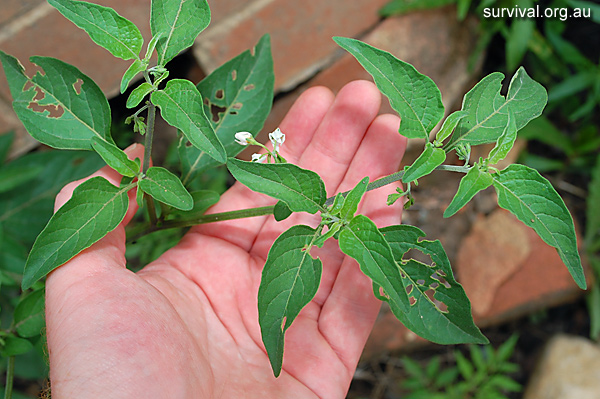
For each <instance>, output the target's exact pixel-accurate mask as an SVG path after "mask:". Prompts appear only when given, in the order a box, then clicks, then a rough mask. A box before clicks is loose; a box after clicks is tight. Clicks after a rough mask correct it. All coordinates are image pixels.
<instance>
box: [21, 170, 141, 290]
mask: <svg viewBox="0 0 600 399" xmlns="http://www.w3.org/2000/svg"><path fill="white" fill-rule="evenodd" d="M129 188H130V187H124V188H118V187H115V186H113V185H112V184H110V183H109V182H108V180H106V179H104V178H102V177H94V178H91V179H89V180H87V181H85V182H83V183H82V184H80V185H79V186H78V187H77V188H75V191H73V196H72V197H71V199H70V200H69V201H67V202H66V203H65V204H64V205H63V206H62V207H61V208H60V209H59V210H58V211H56V213H55V214H54V216H52V218H51V219H50V221H49V222H48V224H47V225H46V227H45V228H44V230H43V231H42V232H41V233H40V235H39V236H38V238H37V239H36V240H35V243H34V244H33V248H32V249H31V252H30V253H29V257H28V258H27V263H26V264H25V272H24V275H23V283H22V287H23V289H27V288H29V287H31V286H32V285H33V283H35V282H36V281H37V280H39V279H40V278H42V277H44V276H45V275H46V274H48V273H50V272H51V271H52V270H54V269H55V268H57V267H58V266H60V265H62V264H64V263H65V262H67V261H68V260H70V259H71V258H73V257H74V256H75V255H77V254H78V253H79V252H81V251H83V250H84V249H86V248H88V247H90V246H91V245H92V244H94V243H95V242H97V241H98V240H100V239H101V238H102V237H104V236H105V235H106V234H107V233H109V232H110V231H112V230H114V229H115V228H116V227H117V226H118V225H119V223H121V221H122V220H123V218H124V217H125V213H126V212H127V208H128V205H129V199H128V197H127V191H128V190H129Z"/></svg>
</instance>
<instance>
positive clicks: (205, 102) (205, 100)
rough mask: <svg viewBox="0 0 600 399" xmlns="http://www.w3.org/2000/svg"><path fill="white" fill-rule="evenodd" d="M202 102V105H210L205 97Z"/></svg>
mask: <svg viewBox="0 0 600 399" xmlns="http://www.w3.org/2000/svg"><path fill="white" fill-rule="evenodd" d="M203 102H204V105H208V104H210V101H208V98H206V97H204V101H203Z"/></svg>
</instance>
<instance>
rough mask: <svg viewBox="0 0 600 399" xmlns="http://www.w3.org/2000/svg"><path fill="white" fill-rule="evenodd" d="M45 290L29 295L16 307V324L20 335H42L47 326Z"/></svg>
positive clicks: (14, 316) (27, 336)
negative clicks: (45, 318)
mask: <svg viewBox="0 0 600 399" xmlns="http://www.w3.org/2000/svg"><path fill="white" fill-rule="evenodd" d="M44 306H45V301H44V290H43V289H42V290H37V291H34V292H32V293H31V294H29V295H27V296H26V297H24V298H23V299H21V301H20V302H19V304H18V305H17V307H16V308H15V313H14V315H13V318H14V326H15V329H16V330H17V333H18V334H19V336H20V337H23V338H32V337H36V336H38V335H40V334H41V333H42V330H43V329H44V327H45V325H46V324H45V320H44Z"/></svg>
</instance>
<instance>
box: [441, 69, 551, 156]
mask: <svg viewBox="0 0 600 399" xmlns="http://www.w3.org/2000/svg"><path fill="white" fill-rule="evenodd" d="M503 79H504V75H503V74H502V73H500V72H494V73H492V74H490V75H488V76H486V77H485V78H483V79H482V80H481V81H480V82H479V83H477V84H476V85H475V87H473V88H472V89H471V90H470V91H469V92H468V93H467V94H466V95H465V97H464V99H463V105H462V110H463V111H467V112H468V115H467V116H466V117H464V118H463V119H462V120H461V121H460V122H459V124H458V126H457V127H456V130H455V131H454V134H453V135H452V137H451V138H450V141H449V142H448V144H446V148H447V149H448V150H450V149H453V148H456V147H457V146H459V145H466V144H469V145H478V144H486V143H494V142H496V140H498V137H500V136H501V135H502V133H503V132H504V131H505V129H506V126H507V125H508V122H509V118H508V113H509V110H510V111H511V112H512V115H513V116H514V119H515V125H516V127H517V130H519V129H521V128H522V127H524V126H525V125H527V123H528V122H529V121H530V120H532V119H534V118H537V117H538V116H540V115H541V113H542V111H543V110H544V107H545V106H546V103H547V102H548V95H547V93H546V89H544V87H543V86H542V85H540V84H539V83H538V82H536V81H535V80H533V79H531V78H530V77H529V75H527V72H525V69H524V68H523V67H521V68H519V69H518V70H517V72H516V73H515V74H514V76H513V77H512V79H511V81H510V86H509V87H508V94H507V95H506V98H505V97H503V96H502V95H501V94H500V89H501V87H502V80H503Z"/></svg>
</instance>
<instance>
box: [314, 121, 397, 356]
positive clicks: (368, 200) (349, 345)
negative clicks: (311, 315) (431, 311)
mask: <svg viewBox="0 0 600 399" xmlns="http://www.w3.org/2000/svg"><path fill="white" fill-rule="evenodd" d="M398 126H399V119H398V118H397V117H395V116H393V115H382V116H380V117H378V118H377V119H376V120H375V121H374V122H373V124H372V125H371V127H370V128H369V131H368V133H367V136H366V137H365V139H364V141H363V143H362V144H361V147H360V149H359V150H358V151H357V154H356V157H355V158H354V160H353V161H352V164H351V165H350V168H349V170H348V173H347V174H346V176H345V177H344V181H343V182H342V183H341V184H340V188H339V190H340V191H341V190H347V189H349V188H350V187H352V186H353V185H354V184H355V183H356V182H357V181H359V180H360V179H361V178H362V177H364V173H365V172H364V171H365V170H366V171H368V173H369V175H370V176H371V177H372V178H379V177H381V176H385V175H389V174H391V173H394V172H396V171H397V170H398V166H399V165H400V161H401V159H402V156H403V154H404V151H405V149H406V138H404V137H402V136H400V135H399V134H398ZM395 187H397V184H392V185H390V186H386V187H385V188H380V189H377V190H373V191H370V192H368V193H367V194H366V195H365V198H364V200H363V202H362V204H361V209H360V212H361V213H363V214H366V215H367V216H369V217H370V218H371V219H372V220H373V221H374V222H375V223H376V224H377V225H378V226H385V225H390V224H398V223H400V219H401V214H402V207H401V204H399V203H397V204H395V205H394V206H387V205H386V199H387V195H388V194H389V193H391V192H394V191H395ZM380 306H381V302H380V301H379V300H378V299H376V298H375V296H374V295H373V289H372V282H371V279H370V278H368V277H367V276H365V275H364V274H363V273H362V272H361V271H360V268H359V266H358V264H357V263H356V262H355V261H354V260H353V259H351V258H348V257H346V258H345V259H344V261H343V263H342V265H341V267H340V269H339V272H338V274H337V275H336V276H335V281H334V282H333V286H332V288H331V292H330V293H329V295H328V296H327V299H326V301H325V303H324V304H323V307H322V309H321V313H320V318H319V327H320V329H321V331H322V332H323V335H324V336H325V338H326V339H327V340H328V342H330V343H331V344H332V346H333V347H334V349H335V350H336V351H337V352H338V353H343V356H344V359H345V360H346V361H348V362H349V363H348V367H355V365H356V363H357V362H358V359H359V357H360V354H361V352H362V348H363V347H364V344H365V342H366V340H367V338H368V336H369V334H370V331H371V329H372V327H373V324H374V322H375V319H376V317H377V313H378V310H379V308H380ZM341 332H343V334H342V333H341Z"/></svg>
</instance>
